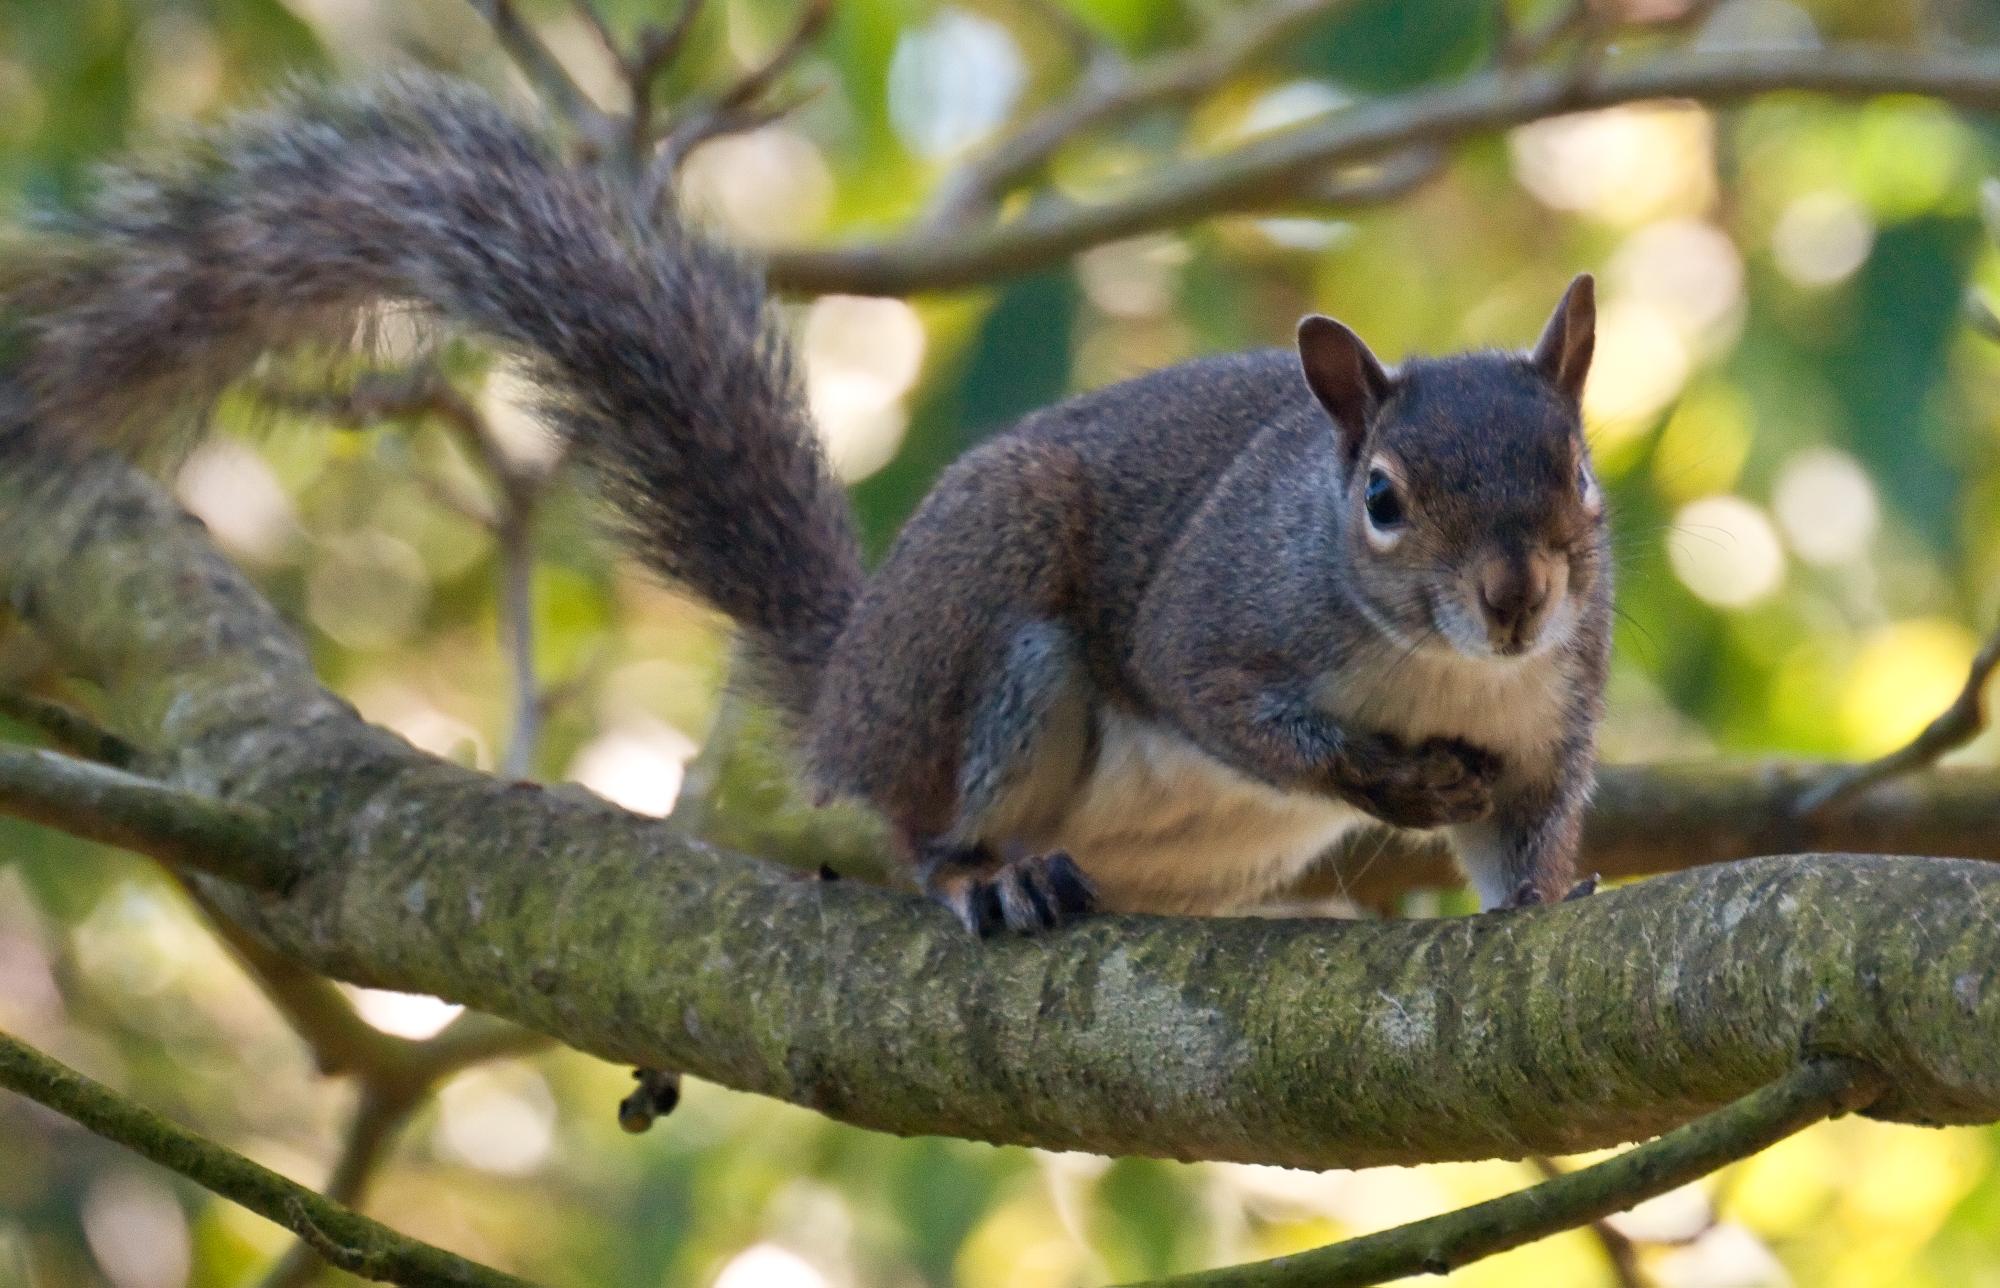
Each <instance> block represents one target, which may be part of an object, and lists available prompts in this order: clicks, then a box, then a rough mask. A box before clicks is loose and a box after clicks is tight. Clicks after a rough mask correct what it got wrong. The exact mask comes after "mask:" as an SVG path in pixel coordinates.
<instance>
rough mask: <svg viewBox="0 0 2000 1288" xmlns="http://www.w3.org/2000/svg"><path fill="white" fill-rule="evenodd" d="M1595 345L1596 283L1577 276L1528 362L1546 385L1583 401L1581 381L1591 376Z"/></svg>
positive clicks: (1586, 274)
mask: <svg viewBox="0 0 2000 1288" xmlns="http://www.w3.org/2000/svg"><path fill="white" fill-rule="evenodd" d="M1596 345H1597V283H1596V281H1595V280H1594V279H1592V277H1591V276H1590V274H1588V273H1578V274H1577V275H1576V279H1575V280H1574V281H1572V282H1571V283H1570V284H1569V289H1568V290H1567V291H1564V292H1563V297H1562V300H1561V301H1560V302H1559V303H1558V304H1557V305H1556V311H1555V312H1554V313H1552V314H1550V315H1549V324H1548V325H1547V326H1545V327H1543V328H1542V338H1541V339H1540V340H1537V341H1536V342H1535V351H1534V353H1533V354H1531V355H1530V356H1529V359H1528V360H1529V361H1530V362H1532V363H1534V364H1535V369H1536V370H1538V371H1540V372H1541V373H1542V374H1543V375H1545V376H1547V377H1548V378H1549V382H1550V383H1551V384H1553V385H1555V387H1556V388H1558V389H1560V390H1562V391H1563V393H1565V394H1567V395H1568V396H1569V400H1570V401H1571V402H1577V403H1580V402H1582V401H1583V379H1584V377H1585V376H1587V375H1589V374H1590V354H1591V350H1592V349H1594V348H1595V347H1596Z"/></svg>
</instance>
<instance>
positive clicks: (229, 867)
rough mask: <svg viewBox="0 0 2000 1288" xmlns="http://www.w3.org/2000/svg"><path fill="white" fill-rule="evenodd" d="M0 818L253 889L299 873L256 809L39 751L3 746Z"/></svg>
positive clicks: (280, 883) (281, 884)
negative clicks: (37, 825) (11, 817)
mask: <svg viewBox="0 0 2000 1288" xmlns="http://www.w3.org/2000/svg"><path fill="white" fill-rule="evenodd" d="M0 813H7V814H12V815H14V816H15V817H16V818H24V819H27V820H28V821H29V822H31V823H40V824H41V825H42V826H44V827H52V828H55V829H56V830H58V831H62V832H68V833H69V834H70V835H72V836H80V837H83V838H84V839H85V840H89V841H101V842H103V843H104V844H106V845H115V846H118V847H119V848H121V849H127V850H133V851H136V852H137V853H140V854H147V855H151V856H152V857H154V858H156V859H159V860H160V861H162V862H164V863H169V864H172V865H173V866H175V867H177V868H183V869H186V870H188V871H193V872H206V873H208V874H209V875H211V876H218V877H221V878H223V879H224V880H226V881H232V882H235V883H237V884H239V885H246V886H249V887H250V888H252V889H255V890H282V889H284V888H285V887H286V886H287V885H289V884H290V882H291V880H292V878H293V877H295V876H296V875H297V873H298V867H297V864H296V862H295V860H294V859H293V858H292V856H291V855H290V853H289V852H288V847H287V846H285V845H284V844H283V843H282V841H281V840H280V838H279V837H278V834H277V826H276V824H275V822H274V821H273V820H272V819H271V818H270V817H268V816H267V815H265V814H263V813H262V812H260V811H257V810H252V809H247V808H245V807H243V806H240V805H231V804H227V803H225V802H222V801H218V800H213V799H210V798H208V797H204V796H196V795H194V794H193V793H191V792H186V791H183V790H181V789H180V788H178V787H170V786H168V785H167V784H165V783H162V782H158V781H156V780H154V779H151V778H142V777H140V776H139V775H137V774H133V773H128V772H126V771H125V770H122V769H114V768H112V767H110V766H108V765H99V764H93V763H92V762H90V761H86V760H77V759H75V758H74V757H71V756H65V755H63V754H62V753H60V752H55V751H46V750H43V749H41V748H39V747H0Z"/></svg>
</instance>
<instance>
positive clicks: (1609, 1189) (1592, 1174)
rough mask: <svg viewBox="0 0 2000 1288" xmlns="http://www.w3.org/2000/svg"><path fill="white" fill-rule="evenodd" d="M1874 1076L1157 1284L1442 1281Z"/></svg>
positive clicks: (1778, 1089) (1786, 1125)
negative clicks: (1536, 1178) (1491, 1194)
mask: <svg viewBox="0 0 2000 1288" xmlns="http://www.w3.org/2000/svg"><path fill="white" fill-rule="evenodd" d="M1883 1086H1884V1080H1883V1078H1882V1076H1881V1075H1880V1074H1879V1073H1877V1072H1876V1071H1874V1070H1873V1069H1870V1068H1868V1067H1867V1066H1865V1065H1861V1064H1857V1063H1855V1062H1854V1061H1851V1060H1839V1059H1816V1060H1808V1061H1807V1062H1805V1063H1804V1064H1801V1065H1798V1066H1797V1067H1796V1068H1794V1069H1792V1070H1791V1071H1790V1072H1789V1073H1787V1074H1785V1076H1784V1077H1782V1078H1780V1079H1779V1080H1778V1081H1776V1082H1774V1083H1771V1084H1770V1085H1769V1086H1767V1087H1763V1088H1761V1089H1760V1090H1757V1091H1753V1092H1751V1093H1750V1094H1749V1095H1747V1096H1744V1097H1743V1098H1742V1099H1740V1100H1738V1101H1736V1102H1735V1103H1734V1104H1731V1105H1728V1106H1726V1107H1724V1108H1722V1109H1718V1110H1716V1111H1715V1112H1714V1113H1712V1114H1709V1115H1708V1116H1707V1117H1705V1118H1698V1119H1696V1120H1695V1121H1694V1122H1691V1123H1689V1124H1687V1125H1686V1126H1684V1127H1680V1128H1676V1129H1675V1130H1673V1131H1671V1132H1668V1133H1667V1134H1666V1135H1664V1136H1662V1137H1660V1138H1659V1139H1658V1140H1655V1141H1651V1142H1649V1143H1647V1144H1644V1145H1640V1146H1637V1147H1636V1148H1633V1149H1630V1150H1627V1151H1626V1152H1625V1153H1623V1154H1620V1155H1618V1156H1617V1157H1616V1158H1610V1159H1606V1160H1605V1161H1604V1162H1601V1163H1597V1164H1595V1165H1593V1166H1590V1167H1586V1168H1583V1169H1581V1170H1580V1171H1575V1172H1569V1173H1566V1174H1564V1175H1561V1176H1558V1177H1556V1178H1555V1179H1553V1180H1549V1181H1545V1182H1543V1183H1542V1184H1540V1185H1537V1186H1534V1187H1533V1188H1532V1189H1526V1190H1522V1191H1520V1192H1519V1193H1517V1194H1509V1195H1506V1196H1505V1197H1503V1198H1497V1199H1492V1200H1489V1201H1487V1202H1485V1203H1478V1204H1474V1205H1473V1206H1472V1207H1469V1208H1461V1209H1460V1210H1458V1211H1456V1212H1447V1213H1445V1214H1444V1215H1443V1216H1435V1217H1431V1218H1430V1219H1429V1220H1425V1221H1415V1222H1412V1223H1410V1224H1409V1225H1402V1226H1397V1227H1396V1228H1395V1229H1393V1230H1384V1231H1382V1232H1381V1233H1379V1234H1370V1235H1364V1236H1362V1237H1361V1238H1358V1239H1349V1240H1347V1241H1346V1242H1345V1243H1336V1244H1334V1245H1333V1246H1331V1247H1328V1248H1320V1249H1317V1250H1315V1251H1312V1252H1302V1253H1298V1254H1295V1255H1293V1256H1289V1257H1279V1258H1277V1259H1276V1260H1274V1261H1261V1262H1255V1263H1252V1264H1250V1265H1243V1266H1232V1267H1230V1268H1229V1269H1226V1270H1215V1271H1209V1272H1207V1273H1204V1274H1193V1275H1183V1276H1179V1277H1176V1278H1173V1279H1168V1280H1165V1281H1163V1282H1164V1283H1165V1284H1171V1285H1184V1286H1185V1288H1290V1286H1291V1285H1297V1288H1348V1286H1349V1285H1362V1284H1375V1283H1382V1282H1383V1281H1385V1280H1389V1279H1399V1278H1402V1277H1403V1276H1405V1275H1416V1274H1431V1275H1442V1274H1449V1273H1450V1272H1451V1271H1453V1270H1456V1269H1458V1268H1459V1267H1461V1266H1465V1265H1469V1264H1470V1263H1472V1262H1474V1261H1478V1260H1480V1259H1482V1258H1485V1257H1490V1256H1493V1255H1494V1254H1496V1253H1501V1252H1505V1251H1507V1250H1508V1249H1510V1248H1518V1247H1520V1246H1521V1245H1522V1244H1525V1243H1533V1242H1534V1241H1535V1240H1537V1239H1544V1238H1547V1237H1548V1236H1549V1235H1552V1234H1559V1233H1561V1232H1562V1231H1564V1230H1568V1229H1571V1228H1573V1227H1575V1226H1579V1225H1582V1224H1584V1223H1586V1222H1588V1221H1592V1220H1596V1219H1599V1218H1602V1217H1606V1216H1610V1215H1611V1214H1613V1213H1614V1212H1623V1211H1624V1210H1626V1209H1627V1208H1630V1207H1633V1206H1635V1205H1637V1204H1639V1203H1640V1202H1643V1201H1644V1200H1646V1199H1649V1198H1652V1197H1654V1196H1655V1195H1660V1194H1665V1193H1666V1192H1667V1191H1668V1190H1672V1189H1677V1188H1679V1187H1680V1186H1682V1185H1685V1184H1687V1183H1688V1182H1690V1181H1693V1180H1698V1179H1699V1178H1701V1177H1703V1176H1706V1175H1708V1174H1709V1173H1710V1172H1712V1171H1714V1170H1715V1169H1717V1168H1718V1167H1722V1166H1724V1165H1725V1164H1728V1163H1732V1162H1734V1161H1736V1160H1737V1159H1739V1158H1747V1157H1748V1156H1750V1155H1751V1154H1754V1153H1757V1152H1758V1151H1759V1150H1762V1149H1765V1148H1767V1147H1768V1146H1771V1145H1775V1144H1776V1143H1777V1142H1779V1141H1781V1140H1783V1139H1784V1138H1785V1137H1787V1136H1790V1135H1792V1134H1793V1133H1795V1132H1798V1131H1801V1130H1803V1129H1804V1128H1807V1127H1810V1126H1811V1125H1812V1124H1814V1123H1816V1122H1818V1121H1820V1120H1821V1119H1823V1118H1827V1117H1830V1116H1834V1115H1838V1114H1841V1113H1846V1112H1850V1111H1852V1110H1855V1109H1860V1108H1863V1107H1865V1106H1866V1105H1867V1104H1868V1103H1869V1102H1870V1101H1872V1100H1873V1099H1874V1098H1875V1097H1876V1096H1877V1095H1879V1094H1880V1093H1881V1091H1882V1089H1883Z"/></svg>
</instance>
